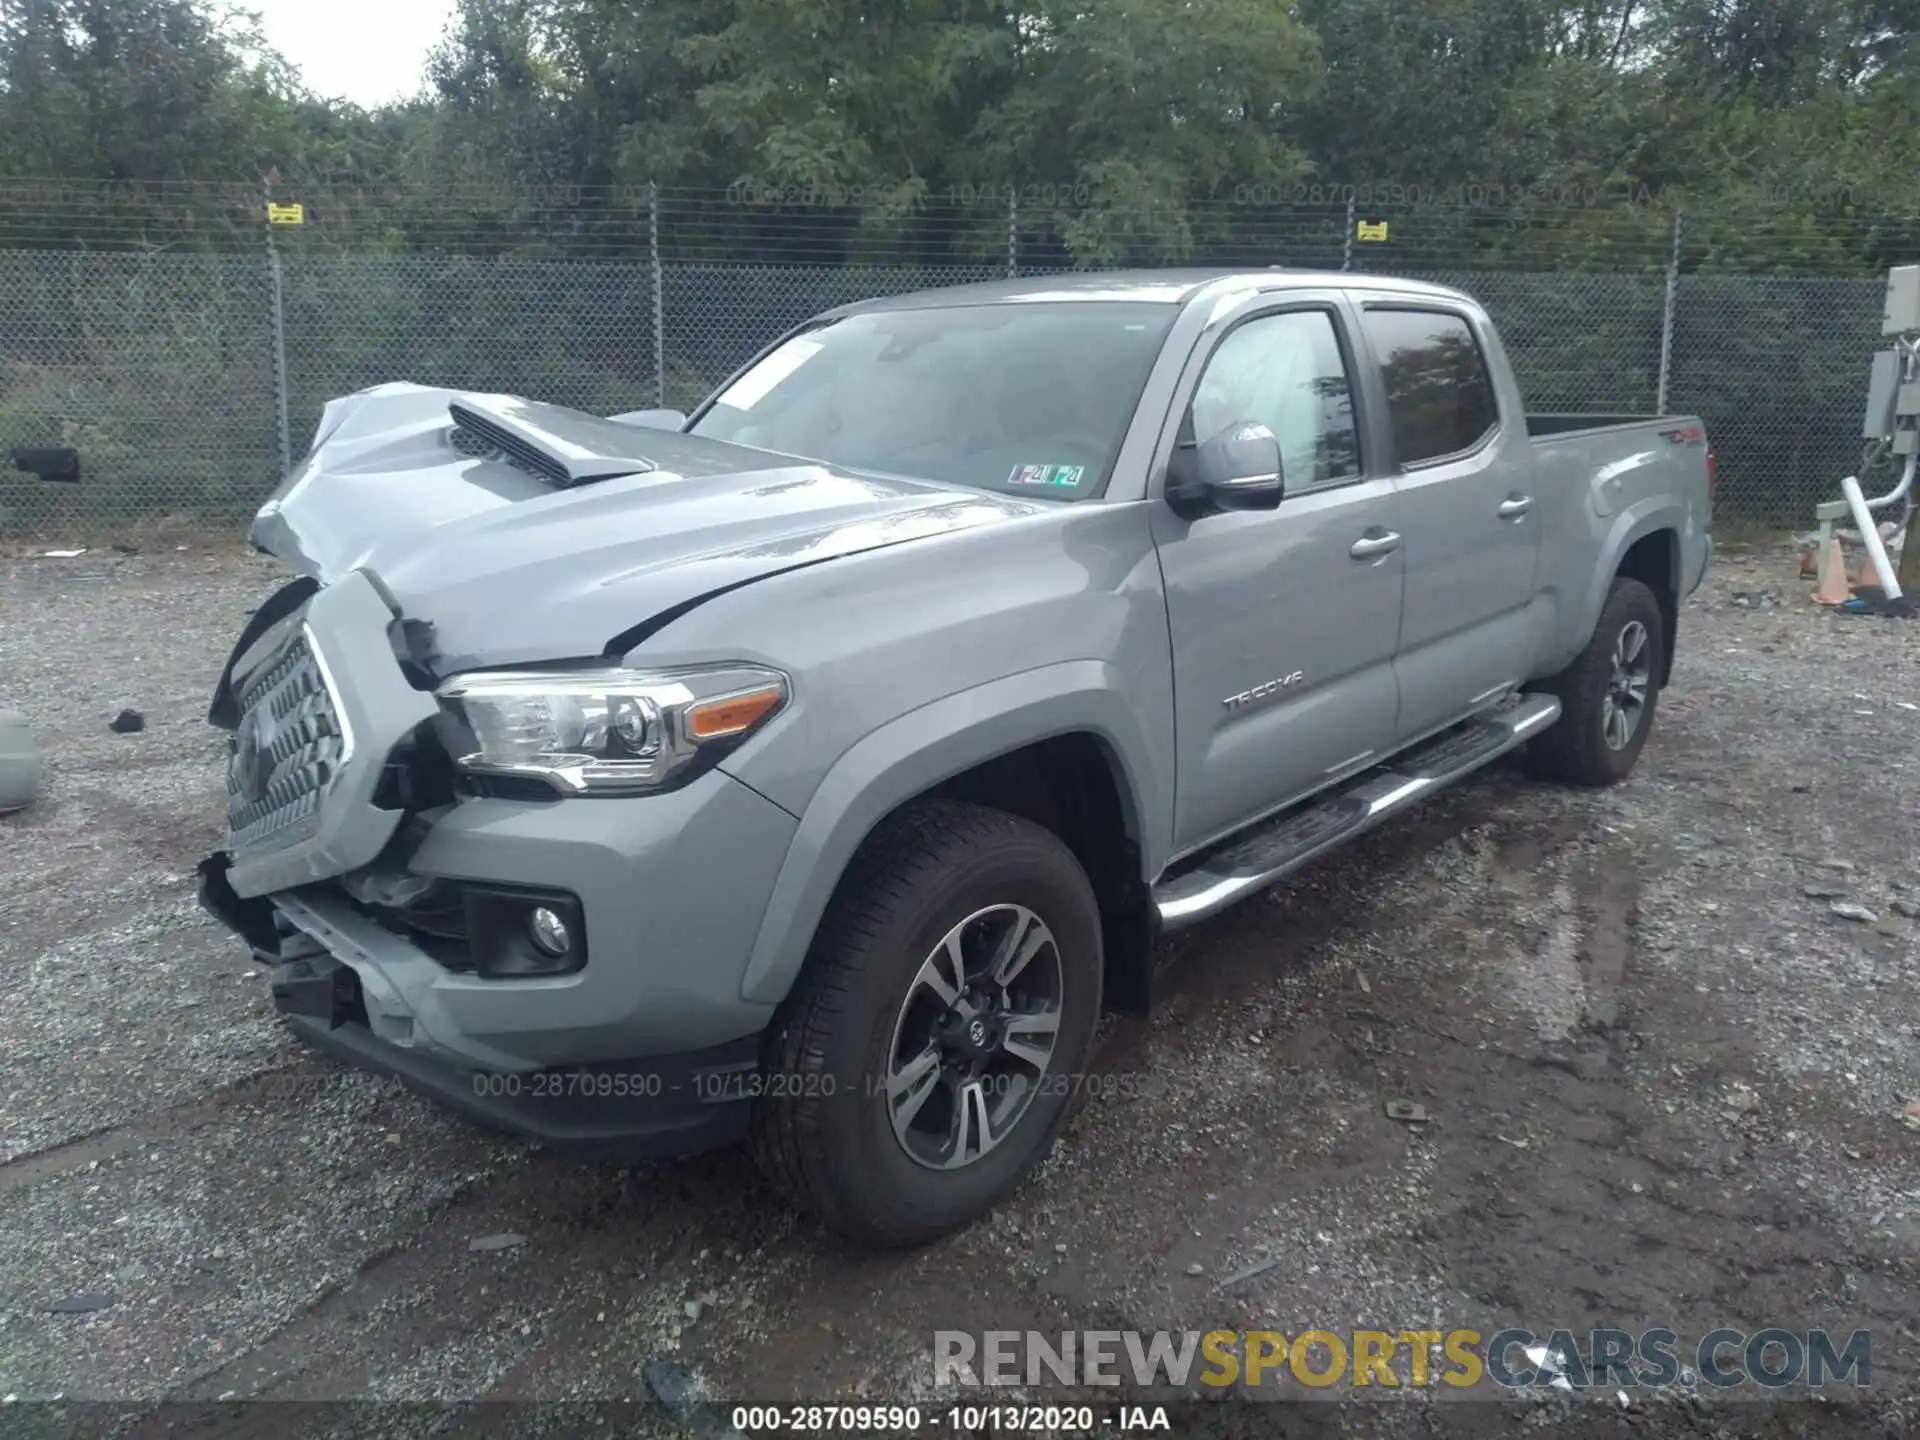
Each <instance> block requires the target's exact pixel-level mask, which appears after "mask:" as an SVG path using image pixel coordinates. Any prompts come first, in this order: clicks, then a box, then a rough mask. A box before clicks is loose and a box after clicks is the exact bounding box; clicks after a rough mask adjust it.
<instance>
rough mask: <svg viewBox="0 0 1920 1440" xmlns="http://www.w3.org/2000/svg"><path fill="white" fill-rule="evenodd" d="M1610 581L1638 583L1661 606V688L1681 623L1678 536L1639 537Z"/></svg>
mask: <svg viewBox="0 0 1920 1440" xmlns="http://www.w3.org/2000/svg"><path fill="white" fill-rule="evenodd" d="M1613 578H1614V579H1616V580H1618V579H1627V580H1638V581H1639V582H1640V583H1641V584H1642V585H1644V586H1646V587H1647V588H1648V589H1649V590H1651V591H1652V592H1653V598H1654V599H1655V600H1657V601H1658V602H1659V604H1660V620H1661V627H1662V629H1663V630H1664V632H1665V634H1664V636H1663V637H1662V638H1663V639H1664V640H1665V642H1666V643H1665V644H1664V645H1662V646H1661V650H1660V673H1659V674H1658V675H1657V676H1656V677H1655V680H1656V683H1658V684H1660V685H1663V686H1664V685H1665V684H1666V683H1667V682H1668V680H1669V679H1671V678H1672V675H1673V652H1674V648H1675V647H1674V636H1675V634H1676V633H1677V631H1678V629H1679V623H1680V535H1679V532H1678V531H1676V530H1673V529H1670V528H1667V527H1664V526H1663V527H1661V528H1660V529H1657V530H1650V531H1648V532H1647V533H1646V534H1644V535H1641V536H1639V537H1638V538H1637V539H1635V540H1634V542H1633V543H1632V544H1631V545H1629V546H1628V547H1627V548H1626V551H1625V552H1624V553H1623V554H1622V555H1621V556H1620V563H1619V564H1618V565H1616V566H1615V567H1614V572H1613Z"/></svg>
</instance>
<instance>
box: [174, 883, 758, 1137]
mask: <svg viewBox="0 0 1920 1440" xmlns="http://www.w3.org/2000/svg"><path fill="white" fill-rule="evenodd" d="M227 871H228V858H227V856H226V855H225V853H224V852H223V853H220V854H216V855H212V856H209V857H208V858H207V859H206V860H204V861H202V862H201V864H200V903H201V905H202V906H203V907H204V908H205V909H206V910H207V911H208V912H209V913H211V914H212V915H213V916H214V917H215V918H217V919H218V920H219V921H220V922H221V923H222V924H224V925H225V926H226V927H227V928H228V929H230V930H232V931H233V932H234V933H235V934H236V935H238V936H239V937H240V938H241V939H243V940H244V941H245V942H246V944H247V946H248V948H249V949H250V950H251V951H252V952H253V955H254V958H255V959H256V960H257V961H258V962H259V963H261V964H262V965H265V966H267V967H269V973H270V977H271V985H272V994H273V1003H274V1007H275V1009H277V1010H278V1011H279V1012H280V1014H281V1016H282V1017H283V1018H284V1019H285V1020H286V1022H287V1024H288V1026H289V1027H290V1028H291V1029H292V1030H293V1031H294V1032H295V1033H296V1034H298V1035H300V1036H301V1037H302V1038H303V1039H305V1040H307V1041H308V1042H310V1043H311V1044H313V1045H314V1046H316V1047H317V1048H319V1049H321V1050H323V1051H325V1052H327V1053H328V1054H330V1055H332V1056H333V1057H334V1058H336V1059H338V1060H342V1061H344V1062H346V1063H347V1064H350V1065H353V1066H356V1067H357V1068H359V1069H362V1070H366V1071H369V1072H371V1073H373V1074H377V1075H383V1076H388V1077H391V1078H393V1079H396V1080H398V1081H400V1082H401V1083H402V1084H404V1085H406V1086H407V1087H408V1088H410V1089H412V1090H414V1091H416V1092H418V1093H419V1094H422V1095H424V1096H426V1097H427V1098H429V1099H431V1100H434V1101H436V1102H438V1103H439V1104H441V1105H444V1106H446V1107H447V1108H448V1109H450V1110H453V1111H455V1112H456V1113H458V1114H461V1115H464V1116H465V1117H466V1118H468V1119H469V1120H472V1121H475V1122H477V1123H479V1124H481V1125H484V1126H486V1127H488V1128H490V1129H494V1130H499V1131H503V1132H505V1133H508V1134H513V1135H519V1136H523V1137H526V1138H530V1139H535V1140H539V1141H542V1142H544V1143H546V1144H549V1145H552V1146H556V1147H559V1148H564V1149H565V1150H567V1151H568V1152H569V1153H570V1154H573V1155H575V1156H576V1157H578V1158H588V1159H592V1158H598V1159H607V1160H657V1159H671V1158H675V1157H678V1156H683V1155H689V1154H693V1153H696V1152H699V1151H702V1150H709V1149H713V1148H715V1147H717V1146H722V1145H726V1144H730V1143H732V1142H734V1141H737V1140H739V1139H741V1138H743V1137H744V1136H745V1134H746V1131H747V1126H748V1123H749V1119H750V1114H751V1102H752V1096H753V1094H754V1090H755V1086H754V1084H753V1078H754V1077H755V1076H756V1075H757V1074H758V1072H759V1037H758V1036H757V1035H749V1036H745V1037H743V1038H741V1039H738V1040H734V1041H731V1042H727V1043H723V1044H720V1045H714V1046H709V1047H707V1048H705V1049H701V1050H695V1051H687V1052H682V1053H677V1054H670V1055H652V1056H648V1057H646V1058H644V1059H635V1060H615V1061H601V1062H596V1063H589V1064H577V1065H561V1066H537V1067H533V1068H528V1067H527V1066H526V1065H525V1064H524V1063H516V1062H514V1061H513V1060H511V1059H510V1058H509V1057H504V1056H502V1057H499V1058H500V1061H501V1065H502V1066H504V1067H506V1068H498V1067H496V1066H493V1065H488V1064H484V1063H477V1062H476V1060H475V1057H473V1056H472V1055H462V1054H449V1053H446V1052H445V1051H444V1050H441V1049H439V1048H437V1047H433V1046H431V1045H423V1044H420V1043H417V1042H418V1041H419V1040H420V1039H421V1038H423V1037H421V1036H420V1035H419V1033H418V1032H417V1030H416V1029H415V1028H414V1027H413V1026H412V1024H411V1023H410V1018H409V1017H402V1016H400V1015H398V1014H396V1013H395V1010H394V1009H393V1008H392V1006H393V1004H394V1002H395V999H396V997H395V996H393V995H392V994H390V993H388V994H383V993H382V986H381V982H380V981H379V979H378V977H379V975H380V973H381V972H380V971H379V970H378V969H377V968H369V966H368V965H367V963H366V962H367V960H368V959H369V957H368V955H367V954H366V952H365V950H364V948H363V947H362V946H361V945H360V944H359V943H357V942H356V941H355V940H354V939H352V938H350V937H349V935H348V934H347V933H346V930H345V929H343V928H342V927H341V926H340V921H341V920H342V918H343V917H342V915H341V914H340V913H338V912H335V911H334V910H333V907H332V906H330V905H328V904H327V903H326V902H324V901H315V900H303V899H301V898H300V897H297V896H290V895H283V896H276V897H273V898H270V899H269V898H258V899H247V898H243V897H242V896H240V895H238V894H236V893H235V892H234V889H233V887H232V885H231V884H230V883H229V881H228V878H227ZM343 908H344V907H343ZM365 923H367V924H371V923H372V922H365ZM347 928H351V926H350V924H349V926H348V927H347ZM323 937H324V938H323ZM392 943H394V944H401V943H404V942H400V941H398V940H394V941H393V942H392ZM336 952H344V953H345V954H346V955H347V956H348V957H350V958H351V959H358V960H359V961H360V962H361V963H359V964H354V963H350V962H349V959H343V958H341V955H340V954H339V953H336ZM421 961H422V963H425V964H431V963H432V962H431V961H430V960H427V959H426V957H425V956H422V957H421ZM368 980H373V981H374V983H373V984H372V985H369V984H368V983H367V981H368ZM383 1031H384V1032H385V1033H384V1034H383V1033H382V1032H383Z"/></svg>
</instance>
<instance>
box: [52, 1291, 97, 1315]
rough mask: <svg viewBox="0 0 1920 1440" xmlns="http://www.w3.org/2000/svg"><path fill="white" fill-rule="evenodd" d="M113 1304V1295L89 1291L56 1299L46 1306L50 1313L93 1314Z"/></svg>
mask: <svg viewBox="0 0 1920 1440" xmlns="http://www.w3.org/2000/svg"><path fill="white" fill-rule="evenodd" d="M111 1304H113V1296H111V1295H109V1294H106V1293H105V1292H104V1291H89V1292H87V1293H86V1294H83V1295H69V1296H67V1298H66V1299H64V1300H56V1301H54V1302H53V1303H52V1304H51V1305H49V1306H47V1307H46V1310H47V1313H48V1314H49V1315H92V1314H94V1313H95V1312H96V1311H100V1310H105V1309H106V1308H107V1307H108V1306H109V1305H111Z"/></svg>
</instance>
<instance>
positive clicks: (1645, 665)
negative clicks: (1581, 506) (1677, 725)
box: [1522, 576, 1667, 786]
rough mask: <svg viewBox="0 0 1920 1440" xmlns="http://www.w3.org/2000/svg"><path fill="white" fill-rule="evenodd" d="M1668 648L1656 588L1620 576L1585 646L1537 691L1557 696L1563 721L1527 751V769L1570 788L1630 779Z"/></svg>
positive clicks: (1650, 721) (1524, 760) (1655, 701)
mask: <svg viewBox="0 0 1920 1440" xmlns="http://www.w3.org/2000/svg"><path fill="white" fill-rule="evenodd" d="M1666 645H1667V637H1666V619H1665V617H1664V616H1663V615H1662V614H1661V613H1660V602H1659V600H1657V599H1656V598H1654V593H1653V591H1651V590H1649V589H1648V588H1647V587H1646V586H1645V585H1643V584H1642V583H1641V582H1640V581H1638V580H1633V579H1629V578H1627V577H1624V576H1623V577H1621V578H1619V579H1616V580H1615V581H1614V582H1613V587H1612V589H1610V590H1609V591H1608V592H1607V603H1606V604H1605V605H1603V606H1602V607H1601V609H1600V621H1599V623H1598V624H1597V625H1595V626H1594V629H1593V638H1592V639H1591V640H1589V641H1588V642H1587V647H1586V649H1584V650H1582V651H1581V652H1580V654H1579V656H1578V658H1576V659H1575V660H1574V662H1573V663H1572V664H1571V665H1569V666H1568V667H1567V668H1566V669H1565V670H1563V671H1561V672H1560V673H1559V674H1558V675H1556V676H1554V678H1553V679H1552V680H1550V681H1548V682H1546V683H1545V684H1544V685H1542V686H1540V687H1539V688H1540V689H1541V690H1543V691H1545V692H1546V693H1548V694H1551V695H1556V696H1558V697H1559V700H1560V718H1559V719H1558V720H1556V721H1555V722H1554V723H1553V725H1552V726H1551V727H1550V728H1549V729H1548V730H1547V731H1546V732H1545V733H1544V734H1542V735H1540V736H1539V737H1538V738H1536V739H1535V740H1533V741H1532V742H1531V743H1529V745H1528V746H1527V748H1526V750H1525V751H1524V752H1523V753H1522V763H1523V764H1524V765H1525V766H1526V768H1527V769H1528V770H1530V771H1532V772H1533V773H1534V774H1536V775H1539V776H1541V777H1542V778H1544V779H1549V780H1561V781H1565V782H1567V783H1568V784H1572V785H1593V786H1599V785H1613V784H1617V783H1618V782H1619V781H1621V780H1624V779H1626V778H1627V776H1628V775H1630V774H1632V773H1633V767H1634V763H1635V762H1636V761H1637V760H1639V758H1640V752H1641V750H1642V749H1644V748H1645V747H1646V743H1647V735H1648V734H1649V733H1650V732H1651V731H1652V729H1653V716H1654V710H1655V708H1656V707H1657V706H1658V704H1659V701H1660V685H1659V679H1658V677H1659V675H1660V674H1661V666H1662V664H1663V663H1664V661H1665V657H1666Z"/></svg>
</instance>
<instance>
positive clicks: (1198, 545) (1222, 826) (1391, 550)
mask: <svg viewBox="0 0 1920 1440" xmlns="http://www.w3.org/2000/svg"><path fill="white" fill-rule="evenodd" d="M1289 301H1290V303H1289V304H1288V305H1286V306H1285V307H1277V306H1275V305H1274V304H1273V301H1272V299H1271V297H1268V298H1267V300H1266V301H1265V302H1261V301H1258V300H1255V301H1249V302H1247V305H1246V306H1245V307H1244V309H1243V312H1242V313H1239V314H1237V315H1230V316H1228V317H1226V318H1225V319H1224V321H1223V322H1222V323H1221V325H1220V327H1219V330H1218V331H1217V332H1215V333H1216V334H1217V340H1216V342H1215V343H1214V345H1213V347H1212V349H1211V351H1210V352H1209V353H1208V354H1207V355H1206V356H1205V358H1204V361H1203V363H1202V368H1201V369H1200V370H1199V372H1198V374H1197V376H1194V377H1193V379H1192V382H1191V389H1190V390H1188V391H1186V392H1184V393H1185V394H1186V395H1187V396H1189V397H1190V398H1189V399H1187V400H1185V401H1183V402H1181V406H1180V409H1181V415H1182V416H1190V418H1191V423H1192V432H1191V433H1192V435H1193V437H1194V438H1195V439H1196V440H1199V441H1202V442H1204V441H1206V440H1207V439H1209V438H1211V437H1212V436H1214V435H1216V434H1218V433H1219V432H1220V431H1222V430H1225V429H1227V428H1228V427H1229V426H1232V425H1234V424H1236V423H1239V422H1242V421H1257V422H1259V423H1261V424H1264V425H1266V426H1267V428H1268V429H1270V430H1272V431H1273V433H1274V435H1275V436H1276V437H1278V439H1279V441H1280V450H1281V459H1282V477H1283V480H1284V483H1285V486H1286V492H1285V495H1284V497H1283V498H1282V500H1281V502H1280V505H1279V507H1278V508H1277V509H1275V510H1271V511H1258V512H1236V513H1225V514H1219V513H1216V514H1206V515H1201V516H1199V517H1198V518H1186V517H1183V516H1181V515H1179V514H1177V513H1175V512H1174V511H1173V510H1172V509H1171V508H1170V507H1165V506H1163V507H1161V508H1160V509H1159V511H1158V512H1156V515H1155V519H1154V524H1155V538H1156V540H1157V542H1158V545H1159V549H1160V565H1161V573H1162V575H1163V576H1164V578H1165V582H1166V594H1167V609H1168V615H1169V619H1170V622H1171V626H1172V633H1173V672H1174V690H1175V701H1174V703H1175V725H1176V728H1177V751H1178V773H1177V779H1176V796H1175V805H1174V811H1175V814H1174V845H1175V849H1176V851H1179V852H1189V851H1192V850H1195V849H1198V848H1200V847H1202V846H1204V845H1206V844H1208V843H1209V842H1211V841H1213V840H1215V839H1218V838H1221V837H1222V836H1224V835H1226V834H1228V833H1230V832H1232V831H1233V830H1236V829H1238V828H1240V827H1242V826H1244V825H1246V824H1248V823H1250V822H1252V821H1254V820H1257V819H1259V818H1260V817H1261V816H1263V815H1265V814H1267V813H1270V812H1271V811H1274V810H1276V809H1278V808H1280V807H1282V806H1283V805H1286V804H1288V803H1290V802H1291V801H1293V800H1296V799H1299V798H1301V797H1303V796H1305V795H1307V794H1309V793H1311V792H1312V791H1315V790H1318V789H1321V788H1322V787H1324V786H1325V785H1327V784H1329V783H1331V782H1332V781H1333V780H1335V779H1338V778H1339V777H1340V776H1342V775H1343V774H1345V773H1348V772H1350V771H1353V770H1355V769H1359V768H1364V766H1365V764H1366V763H1367V761H1368V760H1369V759H1370V758H1372V757H1376V756H1377V755H1378V754H1379V753H1380V752H1382V751H1384V750H1385V749H1387V748H1389V747H1390V746H1391V744H1392V740H1393V736H1394V732H1395V725H1396V709H1397V706H1396V686H1395V680H1394V675H1393V655H1394V650H1395V643H1396V640H1397V638H1398V635H1399V630H1400V603H1401V583H1402V579H1403V570H1402V555H1401V550H1400V537H1399V531H1400V529H1401V526H1400V523H1399V518H1398V497H1397V493H1396V490H1395V486H1394V482H1393V479H1392V477H1391V475H1390V474H1388V473H1385V472H1384V470H1382V471H1379V472H1376V471H1375V470H1373V469H1370V468H1369V461H1370V460H1371V459H1372V456H1371V454H1370V452H1371V451H1372V450H1373V449H1374V448H1375V447H1374V446H1372V445H1371V444H1369V443H1366V441H1365V437H1364V435H1363V431H1364V428H1365V427H1364V426H1363V425H1362V424H1361V423H1360V421H1361V416H1360V415H1359V413H1358V406H1357V403H1356V400H1357V396H1356V388H1355V386H1354V384H1353V376H1354V375H1355V374H1356V373H1357V372H1356V369H1355V366H1354V363H1353V357H1354V355H1355V346H1354V345H1353V343H1352V336H1351V334H1350V333H1349V329H1348V320H1347V316H1348V312H1347V310H1346V309H1345V307H1344V306H1343V305H1341V304H1340V303H1339V300H1338V297H1332V296H1329V297H1327V298H1325V299H1318V298H1310V297H1304V296H1299V295H1298V292H1295V295H1293V296H1290V297H1289ZM1190 374H1192V372H1190ZM1179 418H1181V416H1176V419H1179Z"/></svg>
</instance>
